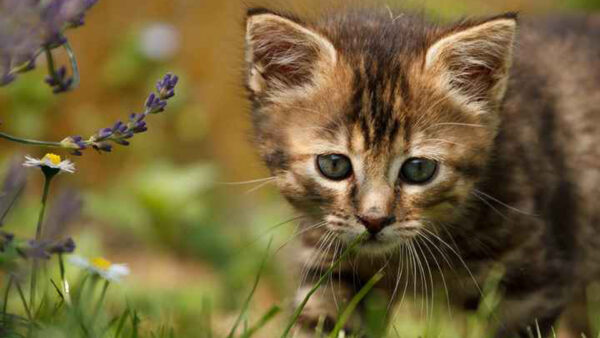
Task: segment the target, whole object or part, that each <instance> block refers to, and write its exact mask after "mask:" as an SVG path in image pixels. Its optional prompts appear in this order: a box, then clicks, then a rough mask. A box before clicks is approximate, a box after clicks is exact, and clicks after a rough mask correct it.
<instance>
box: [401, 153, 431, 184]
mask: <svg viewBox="0 0 600 338" xmlns="http://www.w3.org/2000/svg"><path fill="white" fill-rule="evenodd" d="M437 167H438V165H437V162H436V161H433V160H429V159H426V158H417V157H414V158H409V159H408V160H406V162H404V164H402V169H400V173H401V174H402V179H403V180H404V181H406V182H408V183H411V184H422V183H425V182H427V181H429V180H431V179H432V178H433V175H435V172H436V171H437Z"/></svg>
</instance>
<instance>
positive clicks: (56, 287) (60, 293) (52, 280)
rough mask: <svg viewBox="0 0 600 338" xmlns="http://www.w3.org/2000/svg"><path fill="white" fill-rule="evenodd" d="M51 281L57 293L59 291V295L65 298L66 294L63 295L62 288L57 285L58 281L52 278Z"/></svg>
mask: <svg viewBox="0 0 600 338" xmlns="http://www.w3.org/2000/svg"><path fill="white" fill-rule="evenodd" d="M50 283H51V284H52V286H54V290H56V293H58V296H59V297H60V298H61V299H62V300H65V296H64V295H63V293H62V292H61V291H60V288H59V287H58V285H56V283H55V282H54V279H52V278H50Z"/></svg>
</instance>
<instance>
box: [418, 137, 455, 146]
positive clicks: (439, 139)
mask: <svg viewBox="0 0 600 338" xmlns="http://www.w3.org/2000/svg"><path fill="white" fill-rule="evenodd" d="M421 142H422V143H425V142H439V143H448V144H452V145H455V146H459V147H466V146H465V145H464V144H462V143H457V142H453V141H448V140H444V139H441V138H428V139H426V140H423V141H421Z"/></svg>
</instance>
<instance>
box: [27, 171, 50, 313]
mask: <svg viewBox="0 0 600 338" xmlns="http://www.w3.org/2000/svg"><path fill="white" fill-rule="evenodd" d="M44 177H45V180H44V193H43V195H42V208H41V209H40V215H39V217H38V222H37V227H36V229H35V241H36V242H38V241H39V240H41V239H42V224H43V223H44V214H45V212H46V204H47V203H46V202H47V201H48V191H49V190H50V182H51V181H52V176H50V175H44ZM37 270H38V260H37V258H34V259H33V263H32V269H31V289H30V293H29V308H31V309H35V293H36V289H37Z"/></svg>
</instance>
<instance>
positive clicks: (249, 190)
mask: <svg viewBox="0 0 600 338" xmlns="http://www.w3.org/2000/svg"><path fill="white" fill-rule="evenodd" d="M274 181H275V179H273V180H269V181H265V182H263V183H260V184H258V185H257V186H255V187H252V188H250V189H248V190H246V191H245V192H244V194H247V195H248V194H251V193H253V192H255V191H257V190H258V189H260V188H262V187H264V186H266V185H267V184H269V183H273V182H274Z"/></svg>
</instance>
